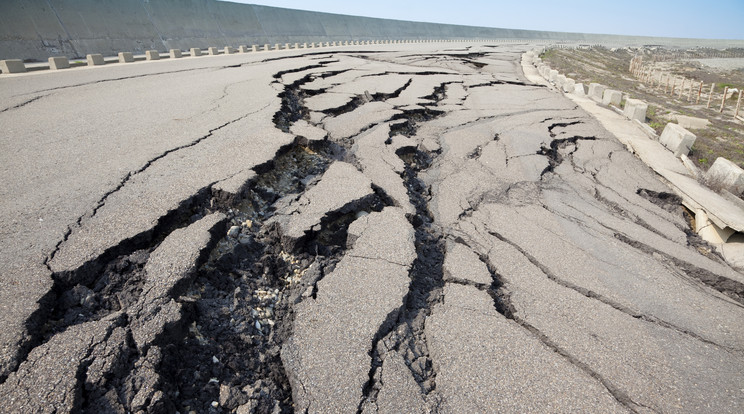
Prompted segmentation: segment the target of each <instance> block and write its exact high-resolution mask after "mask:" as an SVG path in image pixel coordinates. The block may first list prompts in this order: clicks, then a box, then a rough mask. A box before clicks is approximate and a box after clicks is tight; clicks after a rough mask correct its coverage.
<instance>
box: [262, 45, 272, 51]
mask: <svg viewBox="0 0 744 414" xmlns="http://www.w3.org/2000/svg"><path fill="white" fill-rule="evenodd" d="M269 50H271V47H270V46H269V45H268V44H266V45H264V52H268V51H269Z"/></svg>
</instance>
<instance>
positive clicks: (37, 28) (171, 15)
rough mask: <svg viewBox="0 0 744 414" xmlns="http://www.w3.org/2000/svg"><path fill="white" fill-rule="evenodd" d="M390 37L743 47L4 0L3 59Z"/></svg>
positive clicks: (210, 4)
mask: <svg viewBox="0 0 744 414" xmlns="http://www.w3.org/2000/svg"><path fill="white" fill-rule="evenodd" d="M385 39H410V40H423V39H525V40H526V39H530V40H537V41H540V40H543V41H549V42H564V41H565V42H578V43H587V44H596V43H609V44H622V45H650V44H653V45H667V46H680V47H690V46H712V47H735V46H738V47H744V40H733V41H723V42H722V41H716V40H706V39H703V40H701V39H671V38H650V37H634V36H613V35H593V34H582V33H560V32H541V31H531V30H514V29H498V28H485V27H470V26H457V25H445V24H435V23H420V22H405V21H399V20H389V19H374V18H367V17H355V16H345V15H338V14H331V13H318V12H308V11H301V10H290V9H282V8H276V7H268V6H258V5H247V4H239V3H229V2H218V1H215V0H25V1H24V0H3V1H0V59H24V60H31V61H33V60H37V61H45V60H46V59H47V58H48V57H50V56H60V55H63V56H68V57H71V58H80V57H83V56H85V55H87V54H90V53H101V54H103V55H107V56H115V55H116V54H117V53H118V52H135V53H144V52H145V51H146V50H157V51H159V52H161V53H166V52H167V51H168V50H170V49H183V50H187V49H189V48H192V47H198V48H202V49H204V48H207V47H210V46H216V47H220V48H221V47H224V46H233V47H237V46H238V45H241V44H247V45H253V44H258V45H263V44H267V43H268V44H276V43H279V44H284V43H297V42H299V43H304V42H320V41H324V42H328V41H331V42H332V41H347V40H385Z"/></svg>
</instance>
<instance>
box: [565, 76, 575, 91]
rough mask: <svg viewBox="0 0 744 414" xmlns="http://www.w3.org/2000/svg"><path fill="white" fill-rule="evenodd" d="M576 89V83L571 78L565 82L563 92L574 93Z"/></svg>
mask: <svg viewBox="0 0 744 414" xmlns="http://www.w3.org/2000/svg"><path fill="white" fill-rule="evenodd" d="M575 88H576V81H575V80H573V79H571V78H566V81H565V82H563V92H566V93H573V91H574V89H575Z"/></svg>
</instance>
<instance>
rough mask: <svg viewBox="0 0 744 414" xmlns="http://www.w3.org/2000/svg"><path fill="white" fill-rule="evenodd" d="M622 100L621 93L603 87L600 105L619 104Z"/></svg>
mask: <svg viewBox="0 0 744 414" xmlns="http://www.w3.org/2000/svg"><path fill="white" fill-rule="evenodd" d="M622 100H623V93H622V92H620V91H616V90H614V89H605V91H604V93H603V94H602V105H615V106H620V102H622Z"/></svg>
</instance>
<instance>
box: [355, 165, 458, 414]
mask: <svg viewBox="0 0 744 414" xmlns="http://www.w3.org/2000/svg"><path fill="white" fill-rule="evenodd" d="M398 155H399V156H400V157H401V159H403V161H404V163H405V165H406V168H405V172H404V175H403V177H404V183H405V185H406V188H407V189H408V196H409V199H410V202H411V204H412V205H413V206H414V207H415V209H416V214H415V215H411V216H409V217H408V219H409V221H410V222H411V225H412V226H413V228H414V231H415V237H416V239H415V246H416V254H417V258H416V259H415V260H414V262H413V266H412V268H411V271H410V273H409V276H410V278H411V284H410V287H409V291H408V294H407V295H406V297H405V299H404V304H403V307H402V308H401V309H399V310H398V311H397V312H394V313H393V314H391V316H393V318H394V319H391V320H389V321H387V322H386V323H383V324H382V325H381V326H380V330H379V331H378V332H377V334H376V335H375V338H374V341H373V346H372V355H371V357H372V363H371V367H370V372H369V380H368V382H367V383H366V385H365V386H364V389H363V398H362V400H361V401H360V404H359V409H358V412H362V411H363V410H364V408H365V407H366V406H368V405H374V404H376V399H377V395H378V394H379V391H380V386H381V384H380V382H379V375H380V369H381V367H382V361H383V360H384V358H385V355H384V354H385V353H388V352H397V353H399V354H400V355H401V356H402V357H403V359H404V361H405V363H406V365H407V366H408V367H409V369H410V370H411V374H412V376H413V378H414V380H415V381H416V382H417V383H418V384H419V386H420V387H421V392H422V395H423V396H424V398H426V396H428V395H429V394H430V393H431V392H432V391H433V390H434V389H435V388H436V372H435V371H434V367H433V364H432V361H431V358H430V356H429V350H428V348H427V343H426V337H425V334H424V322H425V320H426V318H427V317H428V316H429V315H430V314H431V307H432V306H433V305H434V304H436V303H439V302H441V300H442V288H443V286H444V279H443V270H442V266H443V264H444V251H445V247H444V240H443V238H442V232H441V229H439V227H438V226H437V225H436V224H435V223H434V219H433V216H432V214H431V212H430V211H429V200H430V198H431V195H430V188H428V187H427V186H426V185H425V184H424V183H423V182H422V181H421V180H420V179H419V178H418V173H419V172H420V171H423V170H425V169H427V168H429V167H430V166H431V163H432V161H433V160H432V158H431V156H430V155H429V154H427V153H425V152H422V151H419V150H415V151H410V150H403V152H401V153H399V154H398Z"/></svg>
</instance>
